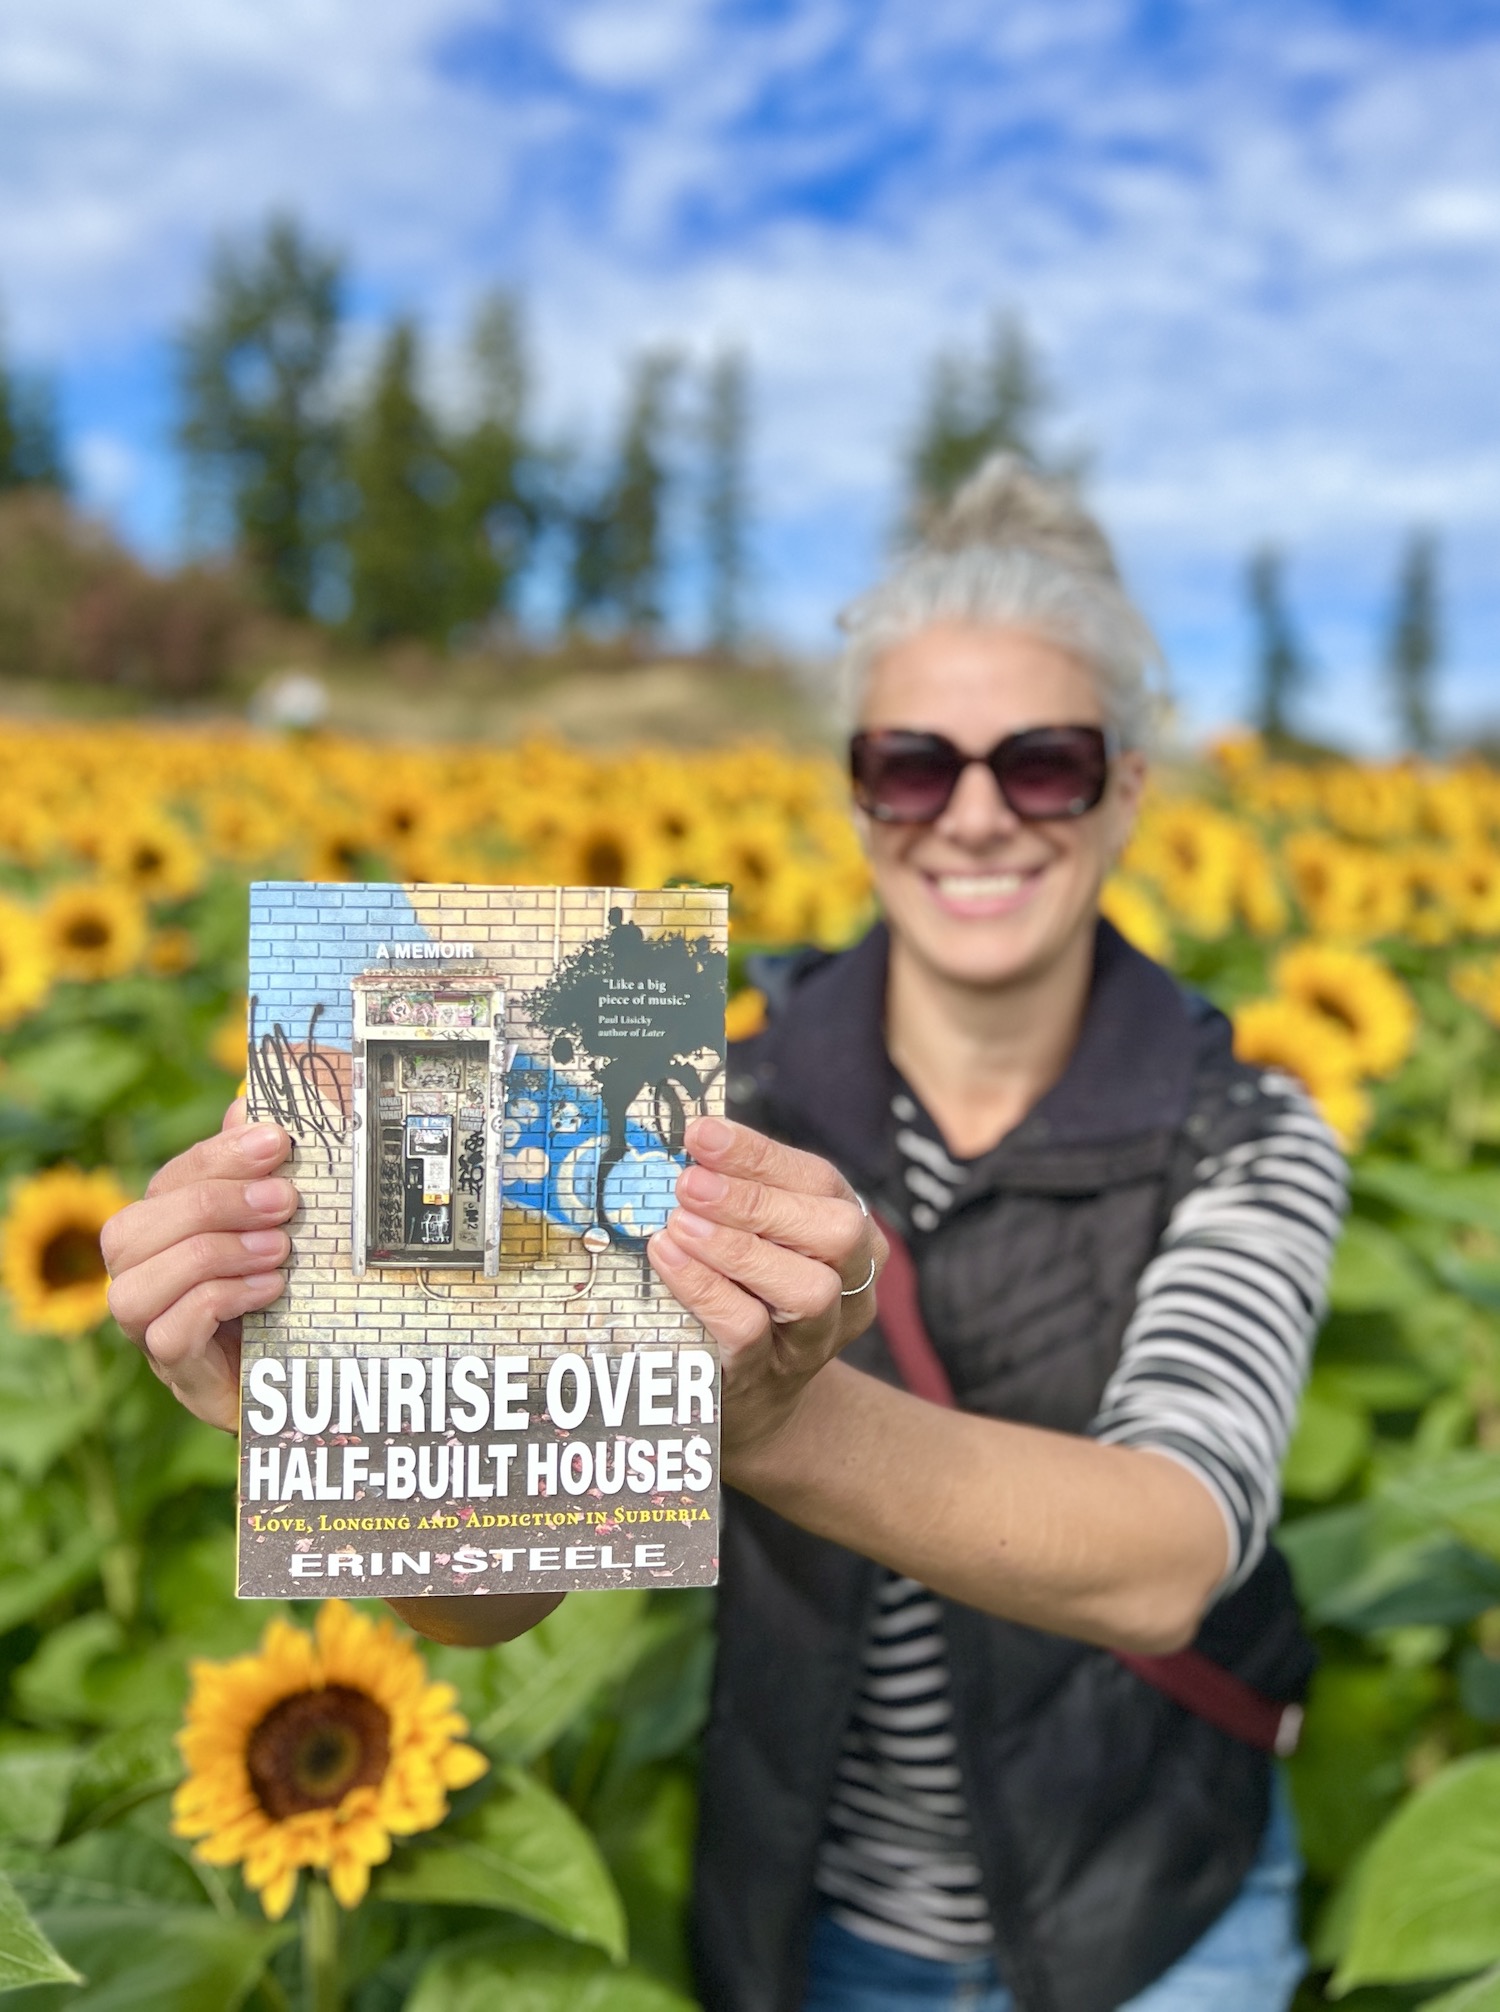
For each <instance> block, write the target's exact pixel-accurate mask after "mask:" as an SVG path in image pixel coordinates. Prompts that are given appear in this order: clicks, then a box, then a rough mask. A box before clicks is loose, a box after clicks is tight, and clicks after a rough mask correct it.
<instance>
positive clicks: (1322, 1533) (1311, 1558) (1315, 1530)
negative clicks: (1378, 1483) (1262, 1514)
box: [1276, 1502, 1371, 1607]
mask: <svg viewBox="0 0 1500 2012" xmlns="http://www.w3.org/2000/svg"><path fill="white" fill-rule="evenodd" d="M1370 1525H1371V1513H1370V1506H1369V1504H1368V1503H1367V1502H1352V1503H1350V1504H1348V1505H1347V1506H1346V1507H1344V1508H1342V1509H1324V1510H1321V1511H1320V1512H1319V1513H1318V1514H1317V1515H1313V1516H1299V1517H1298V1518H1297V1519H1296V1521H1295V1522H1293V1523H1283V1524H1282V1526H1281V1528H1280V1529H1279V1530H1278V1531H1277V1532H1276V1545H1277V1549H1278V1550H1279V1551H1281V1553H1282V1554H1283V1556H1284V1557H1285V1558H1286V1561H1287V1563H1288V1564H1289V1565H1290V1566H1291V1568H1292V1578H1293V1579H1294V1581H1295V1582H1296V1587H1297V1597H1298V1599H1299V1600H1301V1602H1302V1604H1303V1605H1304V1606H1305V1607H1312V1606H1315V1605H1316V1604H1317V1602H1318V1601H1320V1600H1323V1599H1326V1598H1327V1596H1328V1595H1329V1594H1330V1593H1333V1592H1335V1591H1336V1590H1337V1589H1338V1588H1339V1587H1340V1586H1341V1585H1343V1584H1344V1582H1345V1581H1346V1580H1348V1579H1352V1578H1354V1576H1355V1575H1356V1574H1357V1573H1359V1572H1362V1571H1363V1570H1364V1568H1365V1566H1366V1564H1367V1563H1368V1562H1369V1557H1370V1550H1371V1542H1370V1537H1371V1530H1370Z"/></svg>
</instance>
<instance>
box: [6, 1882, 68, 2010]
mask: <svg viewBox="0 0 1500 2012" xmlns="http://www.w3.org/2000/svg"><path fill="white" fill-rule="evenodd" d="M79 1981H80V1980H79V1976H78V1972H77V1971H76V1970H74V1969H73V1968H72V1967H71V1965H70V1964H68V1963H65V1962H64V1961H63V1959H62V1957H61V1956H59V1955H58V1953H57V1951H56V1950H55V1949H54V1948H53V1947H52V1944H51V1943H50V1942H49V1941H48V1940H47V1938H46V1936H45V1935H44V1934H43V1933H42V1931H41V1929H40V1928H38V1926H37V1924H36V1923H35V1922H34V1921H33V1920H32V1918H31V1916H30V1915H29V1914H28V1913H27V1912H26V1909H25V1907H24V1906H23V1905H22V1903H21V1896H20V1895H19V1894H18V1893H17V1892H16V1889H15V1888H14V1887H13V1886H12V1885H11V1883H10V1881H9V1880H8V1879H7V1878H6V1876H5V1874H4V1873H3V1872H0V1992H7V1993H8V1992H12V1991H19V1990H21V1989H22V1988H23V1987H25V1986H26V1985H29V1984H76V1983H78V1982H79Z"/></svg>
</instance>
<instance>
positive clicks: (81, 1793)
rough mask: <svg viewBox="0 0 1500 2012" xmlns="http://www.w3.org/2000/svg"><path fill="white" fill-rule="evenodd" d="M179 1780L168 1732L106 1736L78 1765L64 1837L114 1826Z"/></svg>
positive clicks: (133, 1729)
mask: <svg viewBox="0 0 1500 2012" xmlns="http://www.w3.org/2000/svg"><path fill="white" fill-rule="evenodd" d="M181 1778H182V1761H181V1759H180V1757H179V1755H178V1752H177V1745H176V1741H175V1740H174V1739H173V1737H172V1731H171V1728H170V1727H169V1726H167V1725H164V1724H160V1723H158V1724H153V1725H143V1726H122V1727H120V1728H119V1730H118V1731H116V1732H112V1733H106V1735H105V1736H104V1738H103V1739H101V1740H99V1741H97V1742H96V1743H95V1744H94V1745H93V1746H92V1747H90V1748H89V1750H88V1752H87V1753H85V1755H84V1756H83V1759H82V1760H81V1761H80V1762H79V1764H78V1771H77V1773H76V1774H75V1775H74V1777H73V1783H72V1787H71V1788H70V1790H69V1792H68V1806H67V1812H66V1815H65V1816H64V1819H63V1835H64V1836H65V1837H70V1838H71V1837H77V1836H78V1835H79V1834H80V1833H82V1832H83V1831H86V1830H94V1829H98V1828H99V1827H100V1826H102V1825H105V1824H110V1823H116V1822H118V1821H119V1819H120V1818H121V1817H122V1816H125V1815H127V1814H128V1813H129V1812H130V1811H131V1810H133V1809H136V1808H138V1807H139V1806H140V1805H141V1804H142V1803H143V1802H148V1801H150V1799H151V1798H152V1797H153V1796H158V1795H162V1794H164V1793H165V1792H166V1790H168V1789H170V1788H172V1787H174V1786H175V1785H176V1783H177V1782H178V1781H180V1780H181Z"/></svg>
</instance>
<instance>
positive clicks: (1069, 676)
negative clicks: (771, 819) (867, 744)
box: [859, 625, 1145, 988]
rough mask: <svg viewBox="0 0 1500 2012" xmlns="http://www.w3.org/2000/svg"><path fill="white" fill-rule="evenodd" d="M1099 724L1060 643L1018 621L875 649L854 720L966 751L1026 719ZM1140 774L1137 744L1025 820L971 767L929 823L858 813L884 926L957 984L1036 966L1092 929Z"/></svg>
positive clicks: (1021, 975) (1088, 688) (995, 979)
mask: <svg viewBox="0 0 1500 2012" xmlns="http://www.w3.org/2000/svg"><path fill="white" fill-rule="evenodd" d="M1102 724H1103V714H1102V712H1101V710H1100V706H1099V700H1098V696H1097V694H1096V693H1095V690H1094V681H1093V679H1092V677H1091V676H1090V674H1089V672H1088V671H1087V670H1086V669H1085V667H1084V666H1083V664H1081V663H1080V662H1079V661H1078V659H1077V658H1076V657H1073V656H1070V655H1069V654H1068V652H1067V651H1066V650H1063V649H1060V648H1058V646H1057V645H1056V644H1054V643H1049V642H1045V641H1043V640H1042V638H1040V637H1039V636H1034V635H1030V634H1028V633H1027V632H1026V631H1024V630H1020V629H983V628H967V627H960V626H957V625H954V626H948V625H936V626H934V627H932V628H929V629H924V630H923V631H921V633H920V634H918V635H916V636H912V637H910V638H908V639H907V641H905V642H903V643H898V644H896V645H895V647H894V648H892V649H890V650H887V651H886V652H885V653H884V655H882V656H881V657H879V658H878V659H877V660H876V662H875V664H874V666H873V668H872V670H871V673H870V679H869V686H868V689H867V691H866V693H865V701H864V705H863V708H862V709H861V715H860V725H861V726H862V727H865V728H876V727H885V728H889V727H908V728H914V729H918V730H920V731H923V732H928V733H939V734H945V735H946V736H947V737H948V739H949V740H951V741H952V742H953V743H954V745H955V746H956V747H959V748H962V749H963V751H964V753H965V754H973V755H984V754H987V753H988V752H989V750H990V749H991V748H992V747H993V746H994V745H995V743H996V741H998V740H1001V739H1003V738H1004V736H1005V735H1006V734H1013V733H1019V732H1021V731H1022V730H1023V729H1025V728H1027V727H1046V726H1084V725H1093V726H1099V725H1102ZM1144 779H1145V762H1144V760H1143V759H1142V757H1141V756H1140V755H1138V754H1135V753H1125V754H1122V755H1118V756H1116V758H1115V760H1114V761H1113V762H1112V763H1111V765H1110V780H1109V786H1108V788H1107V790H1106V791H1105V794H1104V798H1103V801H1102V802H1101V803H1100V804H1099V805H1098V806H1097V807H1096V808H1095V809H1093V810H1091V811H1089V812H1088V813H1087V814H1086V815H1085V816H1083V817H1075V818H1057V819H1052V820H1049V821H1048V822H1045V823H1038V824H1025V823H1023V822H1022V821H1021V819H1020V818H1018V817H1017V816H1016V815H1015V813H1014V812H1013V811H1012V810H1011V809H1010V807H1009V806H1008V805H1007V803H1006V802H1005V799H1004V798H1003V797H1002V796H1001V794H1000V791H999V788H998V786H997V785H996V782H995V778H994V776H993V775H992V774H991V773H990V771H989V770H988V769H987V768H985V767H983V766H980V765H975V766H972V767H970V768H966V769H965V770H964V772H963V774H962V775H961V776H960V778H959V781H958V786H957V788H956V789H955V790H954V792H953V795H952V797H951V798H950V800H949V803H948V807H947V809H946V810H945V811H944V812H943V813H942V815H941V816H940V817H939V818H937V819H936V820H935V821H934V822H933V823H931V824H917V825H898V824H880V823H877V822H875V821H874V820H873V819H870V818H867V817H864V816H860V820H859V821H860V825H861V828H862V832H863V836H864V842H865V847H866V850H867V852H868V853H869V857H870V864H871V867H872V868H873V871H874V876H875V885H876V889H877V891H878V893H879V895H880V900H881V903H882V906H883V907H884V909H885V914H886V918H887V920H888V921H889V923H890V926H891V929H892V931H893V933H894V934H895V936H896V937H897V938H898V940H899V941H900V943H901V944H902V946H903V948H904V949H905V950H906V951H907V953H908V954H910V955H911V956H914V957H915V958H917V959H918V960H919V961H920V962H922V963H924V964H926V965H927V966H928V967H929V968H930V969H931V970H932V971H933V972H934V973H935V974H937V975H939V976H941V977H943V978H946V979H949V980H952V981H957V982H959V983H961V984H968V985H974V986H978V987H981V988H988V987H992V986H1002V985H1008V984H1011V983H1014V982H1016V981H1018V980H1023V979H1026V978H1029V977H1034V976H1039V975H1041V973H1042V972H1044V971H1045V970H1047V969H1048V968H1050V967H1051V966H1052V965H1053V964H1054V963H1055V962H1056V961H1057V960H1058V959H1059V958H1060V957H1063V956H1065V955H1066V953H1067V952H1068V950H1069V949H1071V948H1073V947H1074V946H1076V944H1077V942H1078V939H1079V936H1080V934H1081V933H1083V932H1085V931H1091V930H1092V928H1093V922H1094V916H1095V912H1096V907H1097V903H1098V898H1099V889H1100V886H1101V884H1102V883H1103V880H1104V877H1105V875H1106V874H1107V873H1108V871H1109V869H1110V867H1111V866H1112V864H1113V863H1114V860H1115V857H1116V855H1117V854H1118V852H1119V851H1120V848H1121V847H1122V846H1123V845H1124V843H1125V840H1126V838H1127V837H1128V836H1129V832H1130V827H1131V825H1132V823H1133V822H1134V819H1135V813H1136V807H1137V805H1138V803H1139V800H1140V793H1141V786H1142V783H1143V782H1144Z"/></svg>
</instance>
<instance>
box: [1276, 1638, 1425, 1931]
mask: <svg viewBox="0 0 1500 2012" xmlns="http://www.w3.org/2000/svg"><path fill="white" fill-rule="evenodd" d="M1445 1689H1446V1685H1445V1682H1444V1678H1443V1676H1442V1674H1441V1672H1439V1671H1437V1670H1434V1669H1432V1668H1431V1667H1427V1668H1423V1669H1396V1668H1393V1667H1392V1666H1391V1665H1389V1664H1374V1665H1372V1664H1367V1663H1358V1664H1351V1663H1338V1662H1333V1661H1328V1662H1325V1663H1324V1664H1323V1666H1322V1668H1321V1669H1319V1670H1318V1671H1317V1673H1316V1674H1315V1675H1314V1677H1313V1684H1312V1693H1311V1695H1310V1697H1309V1699H1308V1706H1307V1720H1306V1723H1305V1725H1304V1726H1303V1729H1302V1740H1301V1744H1300V1745H1299V1746H1298V1748H1297V1751H1296V1753H1295V1754H1294V1755H1293V1757H1292V1760H1291V1764H1290V1769H1291V1778H1292V1792H1293V1795H1294V1797H1295V1799H1296V1804H1297V1827H1298V1830H1299V1832H1300V1833H1301V1842H1302V1852H1303V1856H1304V1857H1305V1858H1306V1860H1307V1863H1308V1866H1309V1868H1310V1869H1311V1871H1312V1872H1313V1873H1314V1874H1315V1875H1316V1876H1317V1877H1318V1878H1319V1879H1320V1880H1334V1879H1338V1878H1340V1877H1341V1876H1342V1875H1344V1874H1345V1873H1347V1872H1348V1870H1349V1868H1350V1866H1351V1864H1352V1863H1353V1862H1354V1860H1355V1858H1356V1857H1357V1855H1358V1854H1359V1852H1360V1851H1361V1850H1362V1849H1363V1847H1364V1846H1365V1845H1366V1844H1367V1843H1368V1841H1369V1839H1370V1838H1371V1837H1373V1835H1374V1834H1375V1832H1376V1831H1377V1830H1378V1828H1379V1826H1380V1825H1381V1824H1382V1823H1383V1822H1384V1820H1385V1819H1386V1817H1387V1816H1388V1815H1389V1814H1390V1812H1391V1810H1392V1809H1393V1807H1394V1806H1395V1804H1396V1803H1397V1802H1398V1801H1399V1799H1400V1797H1401V1796H1402V1795H1403V1794H1404V1792H1405V1786H1406V1785H1405V1781H1404V1779H1403V1776H1402V1769H1401V1755H1402V1753H1403V1751H1404V1750H1405V1748H1406V1747H1407V1746H1408V1745H1409V1744H1410V1742H1411V1740H1412V1738H1413V1736H1414V1734H1415V1732H1416V1729H1417V1727H1418V1726H1419V1725H1420V1724H1421V1722H1422V1720H1423V1718H1424V1717H1425V1715H1426V1714H1427V1713H1428V1712H1430V1711H1431V1710H1432V1708H1433V1706H1434V1705H1435V1704H1436V1703H1437V1702H1438V1700H1439V1699H1440V1698H1441V1697H1442V1696H1443V1694H1444V1691H1445ZM1333 1953H1334V1954H1341V1953H1342V1945H1340V1947H1339V1949H1338V1950H1336V1951H1334V1952H1333Z"/></svg>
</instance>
